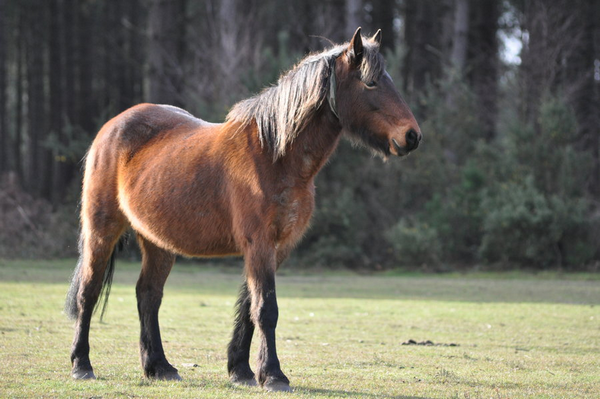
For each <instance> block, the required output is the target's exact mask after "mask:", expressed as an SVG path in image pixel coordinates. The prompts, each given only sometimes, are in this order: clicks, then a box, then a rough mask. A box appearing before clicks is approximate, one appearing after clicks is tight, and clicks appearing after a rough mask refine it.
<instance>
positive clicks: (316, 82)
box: [227, 37, 384, 160]
mask: <svg viewBox="0 0 600 399" xmlns="http://www.w3.org/2000/svg"><path fill="white" fill-rule="evenodd" d="M347 48H348V43H345V44H341V45H337V46H335V47H332V48H330V49H327V50H324V51H322V52H320V53H315V54H310V55H308V56H307V57H306V58H304V59H302V60H301V61H300V62H299V63H298V64H296V66H294V67H293V68H292V69H291V70H289V71H288V72H286V73H284V74H282V75H281V76H280V78H279V80H278V82H277V85H275V86H271V87H268V88H266V89H264V90H263V91H262V92H261V93H259V94H257V95H255V96H253V97H251V98H248V99H246V100H243V101H240V102H239V103H237V104H236V105H234V106H233V108H232V109H231V111H229V114H228V115H227V121H236V122H239V123H241V128H244V127H246V126H248V125H250V124H251V123H252V121H256V124H257V126H258V135H259V139H260V142H261V145H262V146H263V147H267V148H269V149H271V150H272V151H273V158H274V159H275V160H276V159H278V158H280V157H282V156H283V155H285V150H286V147H287V146H288V145H289V144H290V143H292V142H293V141H294V139H295V138H296V137H297V135H298V133H300V131H301V130H302V129H303V128H304V127H306V125H307V123H308V122H309V121H310V119H311V118H312V117H313V116H314V114H315V112H316V111H317V110H318V109H319V107H320V106H321V104H322V103H323V101H324V100H325V99H326V97H327V93H328V91H329V79H330V74H331V70H332V66H333V64H334V62H335V60H336V58H337V57H339V56H340V55H341V54H342V53H343V52H344V50H346V49H347ZM383 70H384V64H383V58H382V57H381V55H379V45H378V44H377V43H375V42H372V41H370V40H368V39H366V38H364V37H363V60H362V64H361V79H362V80H363V81H365V82H368V81H371V80H374V79H377V78H378V77H379V76H380V75H381V74H382V73H383ZM241 128H240V130H241Z"/></svg>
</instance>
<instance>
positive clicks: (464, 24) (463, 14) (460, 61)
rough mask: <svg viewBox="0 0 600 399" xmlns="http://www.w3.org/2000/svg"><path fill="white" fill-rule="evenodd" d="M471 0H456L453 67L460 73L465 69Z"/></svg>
mask: <svg viewBox="0 0 600 399" xmlns="http://www.w3.org/2000/svg"><path fill="white" fill-rule="evenodd" d="M468 32H469V0H456V1H455V8H454V31H453V35H452V37H453V40H452V54H451V56H450V60H451V63H452V67H453V68H455V69H456V70H457V71H458V72H459V73H460V74H463V73H464V71H465V63H466V61H467V47H468V43H469V37H468Z"/></svg>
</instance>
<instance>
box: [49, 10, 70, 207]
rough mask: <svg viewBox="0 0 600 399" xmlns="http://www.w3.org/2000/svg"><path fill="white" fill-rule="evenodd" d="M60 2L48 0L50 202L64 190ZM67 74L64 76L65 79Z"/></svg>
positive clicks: (61, 24) (55, 200) (63, 67)
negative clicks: (51, 140) (51, 143)
mask: <svg viewBox="0 0 600 399" xmlns="http://www.w3.org/2000/svg"><path fill="white" fill-rule="evenodd" d="M62 11H63V7H62V2H61V1H60V0H50V34H49V36H48V40H49V48H50V65H49V80H50V93H49V100H50V101H49V103H50V134H52V135H53V136H54V137H55V138H56V141H55V143H56V144H59V146H58V148H53V149H51V150H50V151H52V155H53V156H52V158H53V162H52V161H51V163H52V164H53V170H52V172H53V175H52V190H51V191H52V192H51V198H52V202H54V203H57V202H58V201H59V200H60V198H61V197H62V193H63V191H64V173H65V172H64V162H65V160H66V159H63V157H64V155H63V154H62V151H61V148H60V147H62V145H64V142H65V139H64V137H63V136H64V133H63V120H64V114H63V105H64V97H63V94H64V89H63V71H64V70H65V67H66V65H63V62H62V55H63V47H62V40H61V27H64V26H65V25H64V23H63V20H62ZM68 79H69V76H66V80H68Z"/></svg>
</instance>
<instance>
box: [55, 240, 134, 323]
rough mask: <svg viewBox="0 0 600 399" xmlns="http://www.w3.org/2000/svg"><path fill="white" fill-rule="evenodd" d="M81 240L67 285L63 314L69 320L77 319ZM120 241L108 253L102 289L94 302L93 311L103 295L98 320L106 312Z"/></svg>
mask: <svg viewBox="0 0 600 399" xmlns="http://www.w3.org/2000/svg"><path fill="white" fill-rule="evenodd" d="M82 245H83V240H80V243H79V247H80V251H79V253H80V255H79V261H78V262H77V266H76V267H75V270H74V271H73V277H72V279H71V286H70V287H69V291H68V292H67V299H66V301H65V308H64V311H65V314H66V315H67V317H68V318H69V319H71V320H75V319H77V313H78V311H77V294H78V293H79V286H80V285H81V276H80V274H81V267H82V264H83V251H82V250H81V249H82ZM121 246H122V244H121V241H120V242H119V244H118V245H117V246H115V248H114V249H113V252H112V254H111V255H110V259H109V260H108V265H107V267H106V270H105V271H104V278H103V280H102V289H101V291H100V297H99V298H98V302H96V306H95V308H94V312H95V311H96V310H97V309H98V304H99V303H100V302H102V296H104V304H103V305H102V312H101V313H100V321H102V319H103V318H104V313H105V312H106V305H107V304H108V297H109V295H110V287H111V285H112V280H113V275H114V273H115V257H116V253H117V249H118V248H121Z"/></svg>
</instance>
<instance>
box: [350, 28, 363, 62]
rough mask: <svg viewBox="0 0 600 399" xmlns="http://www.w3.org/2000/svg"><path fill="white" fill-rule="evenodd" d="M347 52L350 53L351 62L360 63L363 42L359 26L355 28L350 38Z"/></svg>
mask: <svg viewBox="0 0 600 399" xmlns="http://www.w3.org/2000/svg"><path fill="white" fill-rule="evenodd" d="M348 53H349V54H350V59H351V61H352V63H353V64H354V65H360V63H361V62H362V56H363V43H362V37H361V35H360V27H358V29H356V32H354V36H352V40H350V45H349V46H348Z"/></svg>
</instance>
